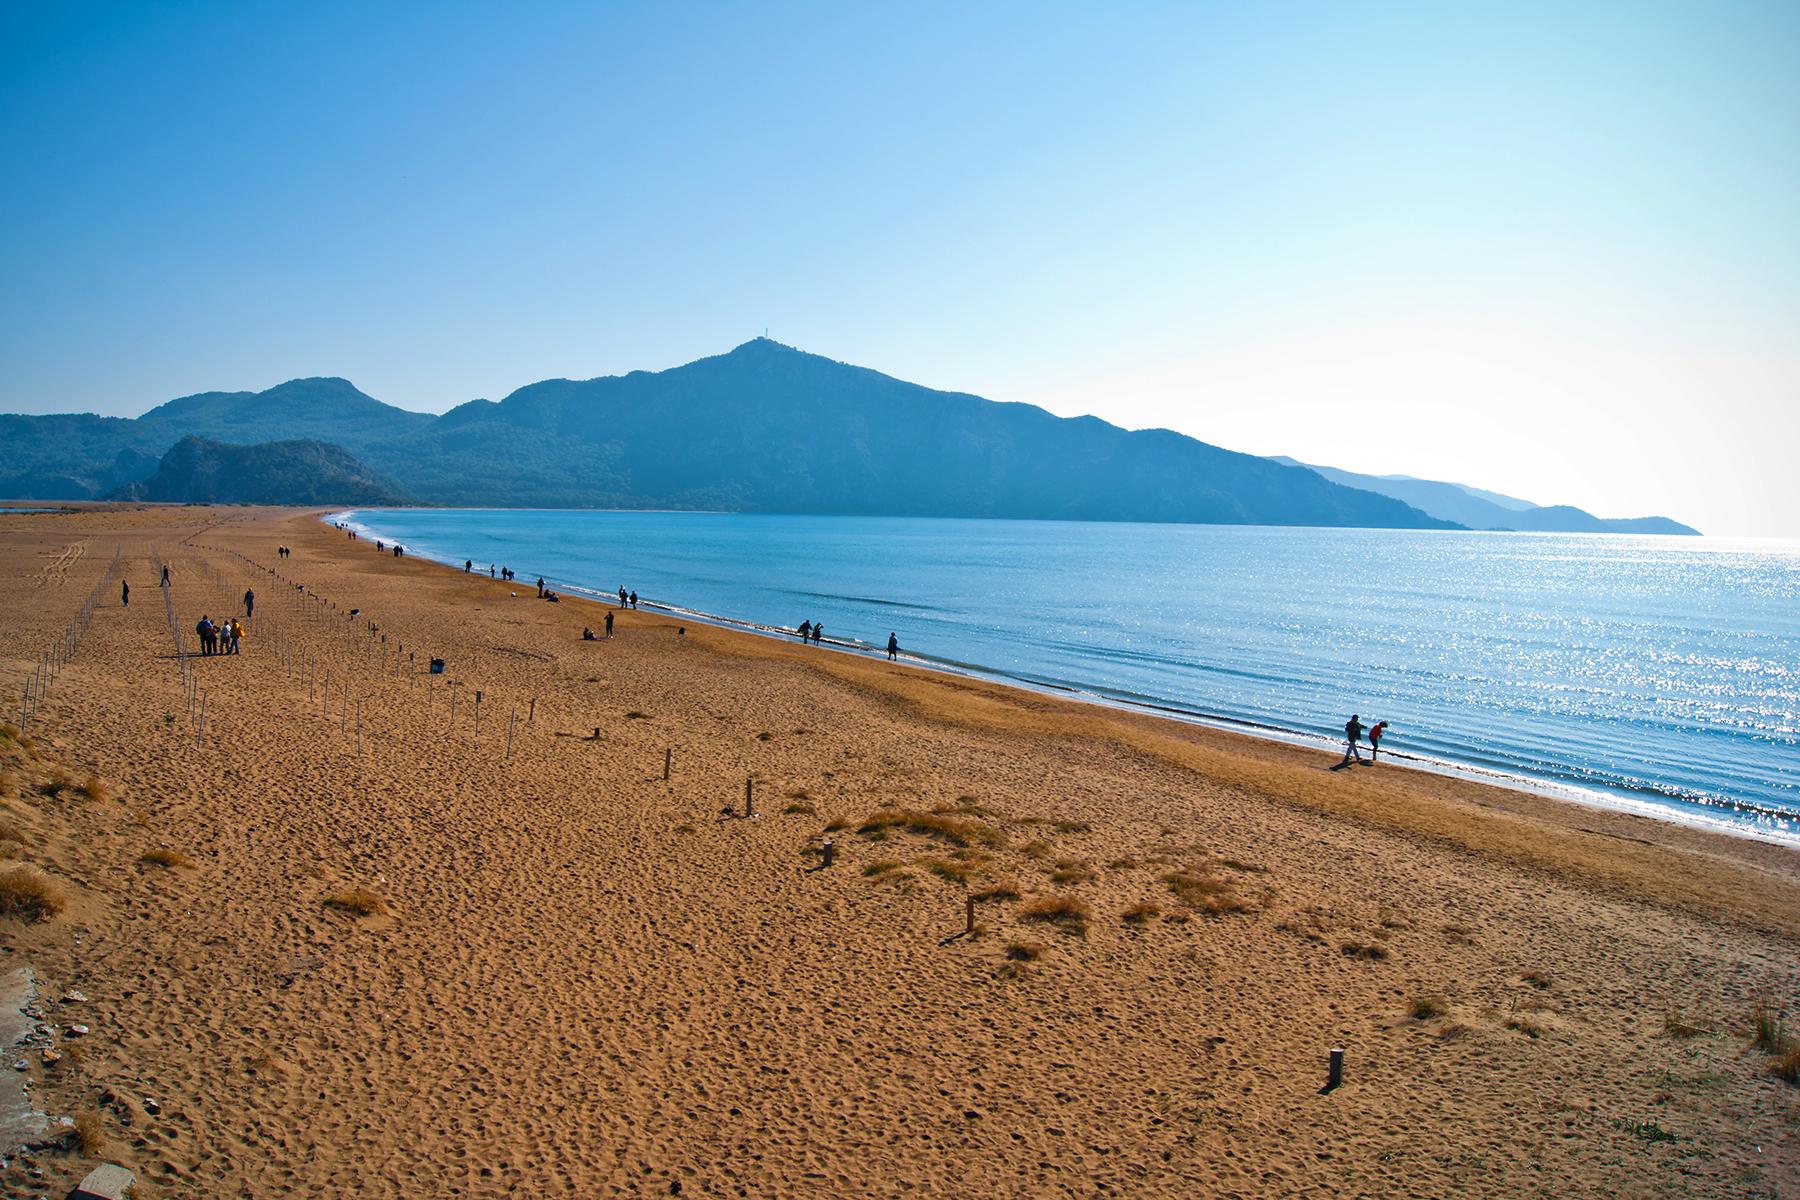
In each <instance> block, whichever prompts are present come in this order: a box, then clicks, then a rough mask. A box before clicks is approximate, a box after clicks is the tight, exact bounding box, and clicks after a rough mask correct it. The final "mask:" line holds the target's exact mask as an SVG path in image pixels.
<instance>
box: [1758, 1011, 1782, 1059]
mask: <svg viewBox="0 0 1800 1200" xmlns="http://www.w3.org/2000/svg"><path fill="white" fill-rule="evenodd" d="M1750 1037H1751V1040H1753V1041H1754V1042H1755V1043H1756V1048H1757V1049H1758V1050H1762V1051H1765V1052H1767V1053H1769V1054H1779V1053H1781V1052H1782V1051H1783V1050H1785V1049H1786V1048H1787V1031H1786V1030H1784V1029H1783V1028H1782V1027H1781V1014H1780V1013H1779V1012H1777V1011H1776V1010H1775V1009H1774V1007H1773V1006H1771V1005H1769V1004H1758V1005H1757V1006H1756V1007H1755V1008H1753V1009H1752V1010H1750Z"/></svg>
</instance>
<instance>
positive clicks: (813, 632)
mask: <svg viewBox="0 0 1800 1200" xmlns="http://www.w3.org/2000/svg"><path fill="white" fill-rule="evenodd" d="M796 632H798V633H799V635H800V640H801V641H802V642H811V643H812V644H813V645H815V646H816V645H818V644H819V643H820V642H821V641H823V640H824V638H825V627H824V626H823V625H821V624H819V623H818V622H817V621H802V622H800V628H799V629H798V630H797V631H796Z"/></svg>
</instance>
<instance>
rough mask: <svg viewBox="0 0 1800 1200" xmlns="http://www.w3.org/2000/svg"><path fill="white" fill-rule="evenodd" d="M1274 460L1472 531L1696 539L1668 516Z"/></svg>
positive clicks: (1686, 527)
mask: <svg viewBox="0 0 1800 1200" xmlns="http://www.w3.org/2000/svg"><path fill="white" fill-rule="evenodd" d="M1273 461H1275V462H1278V463H1281V464H1283V465H1285V466H1295V467H1307V468H1309V469H1310V470H1313V471H1316V472H1318V473H1319V474H1320V475H1322V476H1324V477H1325V478H1326V479H1329V480H1331V481H1332V482H1333V483H1340V484H1343V485H1344V486H1345V487H1353V488H1361V489H1363V490H1364V491H1369V492H1378V493H1380V494H1381V495H1383V496H1391V497H1392V498H1394V499H1396V500H1399V501H1402V502H1404V503H1406V504H1410V505H1412V506H1413V507H1414V508H1416V509H1418V510H1419V511H1421V512H1425V513H1429V514H1430V515H1432V516H1434V517H1437V518H1439V519H1441V520H1445V521H1455V522H1456V523H1457V524H1459V525H1467V526H1468V527H1469V528H1470V529H1496V530H1499V529H1506V530H1520V531H1523V532H1527V533H1672V534H1691V535H1697V534H1699V532H1700V531H1699V530H1698V529H1695V528H1693V527H1692V526H1691V525H1683V524H1682V523H1681V522H1679V521H1673V520H1670V519H1669V518H1668V517H1596V516H1595V515H1594V514H1593V513H1590V512H1587V511H1585V510H1584V509H1579V508H1575V507H1574V506H1572V505H1568V504H1551V505H1540V504H1533V503H1531V502H1530V501H1528V500H1520V499H1518V498H1517V497H1514V496H1504V495H1501V494H1500V493H1498V492H1489V491H1484V490H1482V489H1481V488H1473V487H1468V486H1467V485H1465V484H1460V483H1442V482H1439V481H1436V480H1431V479H1415V478H1414V477H1412V476H1410V475H1360V474H1358V473H1356V472H1355V471H1342V470H1339V469H1338V468H1336V467H1320V466H1314V465H1312V464H1311V463H1302V462H1299V461H1298V460H1296V459H1292V458H1288V457H1287V456H1286V455H1276V456H1275V457H1274V458H1273Z"/></svg>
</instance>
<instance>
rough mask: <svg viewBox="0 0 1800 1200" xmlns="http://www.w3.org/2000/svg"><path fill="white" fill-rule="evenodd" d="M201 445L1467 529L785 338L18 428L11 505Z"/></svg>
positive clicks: (1028, 506) (848, 494) (765, 499)
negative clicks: (441, 395) (411, 388)
mask: <svg viewBox="0 0 1800 1200" xmlns="http://www.w3.org/2000/svg"><path fill="white" fill-rule="evenodd" d="M9 435H10V436H9ZM190 435H195V436H200V437H204V438H209V439H213V440H217V441H222V442H225V443H227V444H237V443H246V442H255V443H261V442H264V441H293V440H310V441H316V442H321V443H325V444H328V445H332V446H336V447H341V448H342V450H343V451H344V452H346V453H347V454H348V455H350V456H351V457H353V458H355V459H357V460H360V463H359V465H363V466H366V468H367V469H368V470H369V471H370V472H372V473H373V474H374V475H376V476H379V477H381V478H383V479H385V480H391V481H392V486H393V487H395V488H396V489H398V490H400V491H402V492H404V493H405V494H406V495H408V496H410V497H411V498H412V499H413V500H415V501H417V502H421V503H436V504H482V505H492V506H499V507H506V506H534V507H538V506H542V507H618V508H625V507H630V508H641V507H654V508H707V509H723V510H729V511H746V512H795V513H816V514H824V513H845V514H862V515H874V514H882V515H903V516H905V515H910V516H974V517H1020V518H1045V519H1073V520H1110V521H1163V522H1179V523H1227V524H1284V525H1296V524H1297V525H1328V526H1345V525H1351V526H1372V527H1392V528H1454V527H1456V524H1457V523H1456V522H1454V521H1453V520H1447V519H1444V518H1441V517H1436V516H1433V515H1430V514H1428V513H1427V512H1425V511H1423V510H1421V509H1419V508H1418V507H1417V506H1414V505H1410V504H1408V503H1407V502H1405V501H1403V500H1399V499H1396V498H1394V497H1392V496H1389V495H1386V494H1383V493H1381V492H1379V491H1376V490H1371V489H1367V488H1353V487H1346V486H1342V485H1341V484H1339V483H1337V482H1335V481H1333V480H1331V479H1328V478H1326V477H1325V476H1323V475H1321V474H1319V473H1318V472H1315V471H1312V470H1309V469H1307V468H1305V467H1288V466H1284V465H1280V464H1277V463H1273V462H1270V461H1269V460H1267V459H1264V458H1261V457H1258V456H1254V455H1247V454H1240V453H1238V452H1236V451H1231V450H1227V449H1224V448H1222V447H1218V446H1214V445H1211V444H1209V443H1206V442H1203V441H1201V440H1199V439H1197V438H1193V437H1190V436H1188V435H1186V434H1181V433H1177V432H1175V431H1172V430H1166V429H1148V430H1127V429H1123V428H1121V427H1119V426H1116V425H1113V424H1111V423H1109V422H1107V421H1104V420H1101V419H1100V418H1098V417H1094V416H1081V417H1059V416H1056V415H1054V414H1052V413H1049V412H1047V411H1046V410H1044V409H1042V408H1040V407H1038V406H1036V405H1031V404H1026V403H1021V402H1017V401H1012V402H997V401H991V400H987V399H984V398H982V397H980V396H975V395H972V394H970V393H966V392H954V391H940V390H936V389H932V388H927V387H923V386H921V385H919V384H915V383H910V382H907V381H904V380H900V379H897V378H895V377H893V376H889V375H886V374H883V373H882V372H879V371H876V370H873V369H871V368H868V367H861V366H857V365H855V364H851V363H843V362H839V361H836V360H833V359H829V358H826V357H824V356H822V355H816V354H810V353H808V352H805V351H802V350H798V349H796V348H794V347H791V346H785V345H782V344H781V343H778V342H774V341H772V340H770V339H767V338H754V339H752V340H750V341H748V342H744V343H742V344H741V345H738V346H736V347H733V348H732V349H730V350H728V351H726V352H724V353H721V354H716V355H710V356H707V357H704V358H700V359H696V360H694V361H693V362H690V363H685V364H682V365H680V366H676V367H671V368H668V369H666V370H662V371H654V372H652V371H631V372H628V373H626V374H623V375H605V376H599V377H596V378H593V379H587V380H569V379H545V380H539V381H537V382H535V383H529V384H526V385H524V386H522V387H520V388H517V389H515V390H513V391H512V392H511V393H509V394H508V395H506V396H505V397H503V398H502V399H500V400H485V399H480V400H469V401H466V402H464V403H461V404H458V405H456V406H455V407H453V408H452V409H450V410H449V411H447V412H445V413H443V414H441V415H434V414H430V413H420V412H414V411H411V410H407V409H401V408H398V407H395V406H393V405H389V404H385V403H383V402H382V401H379V400H377V399H375V398H374V397H372V396H369V395H367V394H366V393H363V392H362V391H360V390H359V389H357V388H356V387H355V385H354V384H352V383H350V382H349V381H348V380H345V379H342V378H339V377H336V376H312V377H306V378H300V379H293V380H288V381H286V382H285V383H282V384H278V385H276V386H275V387H273V388H269V389H267V390H265V391H263V392H197V393H194V394H192V395H189V396H183V397H177V398H175V399H174V400H170V401H166V402H164V403H162V404H158V405H156V406H154V407H152V408H151V409H149V410H148V411H146V412H145V413H144V414H143V416H141V417H138V418H111V417H98V416H92V415H86V414H83V415H71V416H60V417H24V416H0V492H6V491H13V492H15V493H17V494H19V495H21V496H27V495H33V494H34V493H35V494H36V497H37V498H45V499H71V498H84V497H90V496H96V495H102V494H107V493H109V492H112V491H114V490H116V489H117V488H119V487H121V486H123V485H124V484H127V483H131V482H136V481H137V480H139V479H146V478H148V477H149V476H150V474H151V473H152V471H153V470H154V469H156V461H157V459H158V458H159V457H160V456H162V455H163V454H165V453H166V452H167V451H168V450H170V449H171V448H172V446H173V445H174V443H176V442H177V441H179V440H180V439H181V438H183V437H186V436H190ZM9 484H10V485H12V486H9ZM71 493H73V494H71Z"/></svg>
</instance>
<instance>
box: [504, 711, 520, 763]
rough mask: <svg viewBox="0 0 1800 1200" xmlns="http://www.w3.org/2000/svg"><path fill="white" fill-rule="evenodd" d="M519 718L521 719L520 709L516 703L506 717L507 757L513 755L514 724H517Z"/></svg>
mask: <svg viewBox="0 0 1800 1200" xmlns="http://www.w3.org/2000/svg"><path fill="white" fill-rule="evenodd" d="M518 720H519V709H518V706H517V705H514V706H513V710H512V712H511V713H509V714H507V718H506V757H508V758H511V757H512V735H513V725H515V724H516V723H517V722H518Z"/></svg>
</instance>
